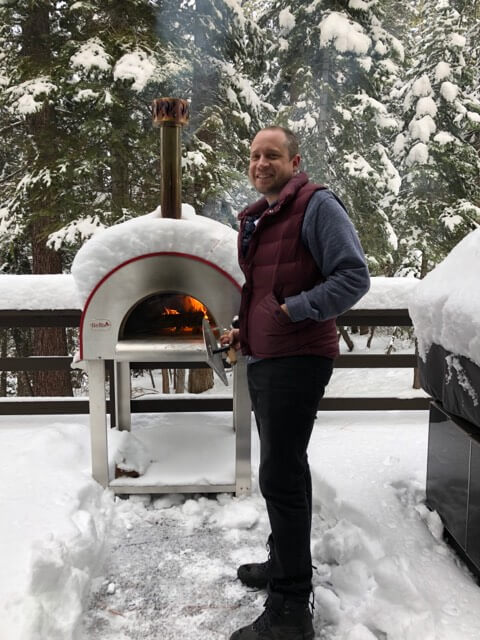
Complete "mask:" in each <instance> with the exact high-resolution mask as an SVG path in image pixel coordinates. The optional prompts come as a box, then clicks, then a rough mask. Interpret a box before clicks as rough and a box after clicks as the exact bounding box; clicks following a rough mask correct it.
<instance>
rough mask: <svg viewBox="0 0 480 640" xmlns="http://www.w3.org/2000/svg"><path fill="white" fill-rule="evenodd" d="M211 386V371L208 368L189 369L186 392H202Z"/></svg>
mask: <svg viewBox="0 0 480 640" xmlns="http://www.w3.org/2000/svg"><path fill="white" fill-rule="evenodd" d="M212 387H213V371H212V370H211V369H210V367H209V368H208V369H190V373H189V375H188V393H203V392H204V391H207V389H211V388H212Z"/></svg>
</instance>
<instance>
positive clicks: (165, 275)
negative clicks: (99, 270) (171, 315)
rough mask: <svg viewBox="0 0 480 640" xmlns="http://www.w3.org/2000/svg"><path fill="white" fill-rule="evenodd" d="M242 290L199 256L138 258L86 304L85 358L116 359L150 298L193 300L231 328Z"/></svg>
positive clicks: (221, 324)
mask: <svg viewBox="0 0 480 640" xmlns="http://www.w3.org/2000/svg"><path fill="white" fill-rule="evenodd" d="M240 290H241V288H240V285H239V284H238V283H237V282H235V281H234V280H233V279H232V278H231V276H229V275H228V274H226V273H225V272H224V271H222V270H221V269H219V268H218V267H216V265H214V264H212V263H210V262H207V261H205V260H203V259H199V258H196V257H195V256H188V255H185V254H170V253H160V254H150V255H146V256H139V257H138V258H136V259H135V260H131V261H129V262H127V263H125V264H124V265H120V266H119V267H118V268H117V269H115V270H114V271H112V272H111V273H110V274H109V275H108V276H106V277H105V278H104V279H103V280H102V281H101V282H100V283H99V284H98V285H97V287H96V288H95V289H94V291H93V292H92V294H91V296H90V298H89V299H88V300H87V303H86V305H85V309H84V311H83V314H82V321H81V330H80V355H81V358H82V359H84V360H91V359H97V358H103V359H114V358H115V352H116V347H117V343H118V341H119V339H120V336H121V331H122V327H123V325H124V323H125V321H126V319H127V318H128V316H129V314H130V312H131V310H132V309H133V308H134V307H136V306H137V305H138V304H139V303H140V302H141V301H143V300H145V299H146V298H148V297H150V296H154V295H155V294H158V293H164V292H172V293H179V294H183V295H186V296H192V297H194V298H196V299H197V300H199V301H200V302H202V303H203V304H204V305H205V306H206V307H207V308H208V309H209V311H210V312H211V314H212V316H213V317H214V318H215V320H216V322H217V325H218V326H219V327H221V328H224V327H229V326H230V323H231V321H232V318H233V316H235V315H236V314H237V313H238V309H239V306H240Z"/></svg>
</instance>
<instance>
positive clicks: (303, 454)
mask: <svg viewBox="0 0 480 640" xmlns="http://www.w3.org/2000/svg"><path fill="white" fill-rule="evenodd" d="M332 368H333V360H331V359H330V358H323V357H321V356H292V357H287V358H272V359H267V360H260V361H259V362H255V363H253V364H250V365H248V369H247V370H248V386H249V390H250V397H251V400H252V405H253V410H254V412H255V418H256V421H257V427H258V434H259V437H260V474H259V481H260V490H261V492H262V495H263V497H264V498H265V501H266V504H267V511H268V517H269V520H270V527H271V537H270V539H269V541H270V548H271V557H272V570H271V581H270V583H269V590H270V592H278V593H282V594H283V595H284V596H286V597H289V598H292V599H296V600H308V597H309V595H310V591H311V582H312V558H311V553H310V530H311V523H312V481H311V477H310V468H309V466H308V456H307V447H308V443H309V440H310V435H311V433H312V428H313V423H314V421H315V417H316V414H317V407H318V403H319V401H320V399H321V398H322V396H323V394H324V391H325V387H326V385H327V384H328V381H329V380H330V376H331V374H332Z"/></svg>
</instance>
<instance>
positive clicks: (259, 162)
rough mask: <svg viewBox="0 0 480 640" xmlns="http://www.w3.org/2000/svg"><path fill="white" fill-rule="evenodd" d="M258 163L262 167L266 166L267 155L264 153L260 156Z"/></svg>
mask: <svg viewBox="0 0 480 640" xmlns="http://www.w3.org/2000/svg"><path fill="white" fill-rule="evenodd" d="M257 165H258V166H260V167H264V166H266V165H268V158H267V157H266V156H263V155H262V156H260V157H259V158H258V162H257Z"/></svg>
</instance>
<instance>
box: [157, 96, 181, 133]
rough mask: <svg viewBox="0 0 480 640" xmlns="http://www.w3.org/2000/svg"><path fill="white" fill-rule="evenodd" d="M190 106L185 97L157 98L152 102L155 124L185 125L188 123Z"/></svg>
mask: <svg viewBox="0 0 480 640" xmlns="http://www.w3.org/2000/svg"><path fill="white" fill-rule="evenodd" d="M189 116H190V107H189V104H188V101H187V100H184V99H183V98H156V99H155V100H154V101H153V103H152V117H153V125H154V126H157V127H158V126H161V125H164V124H173V125H177V126H183V125H184V124H187V123H188V119H189Z"/></svg>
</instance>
